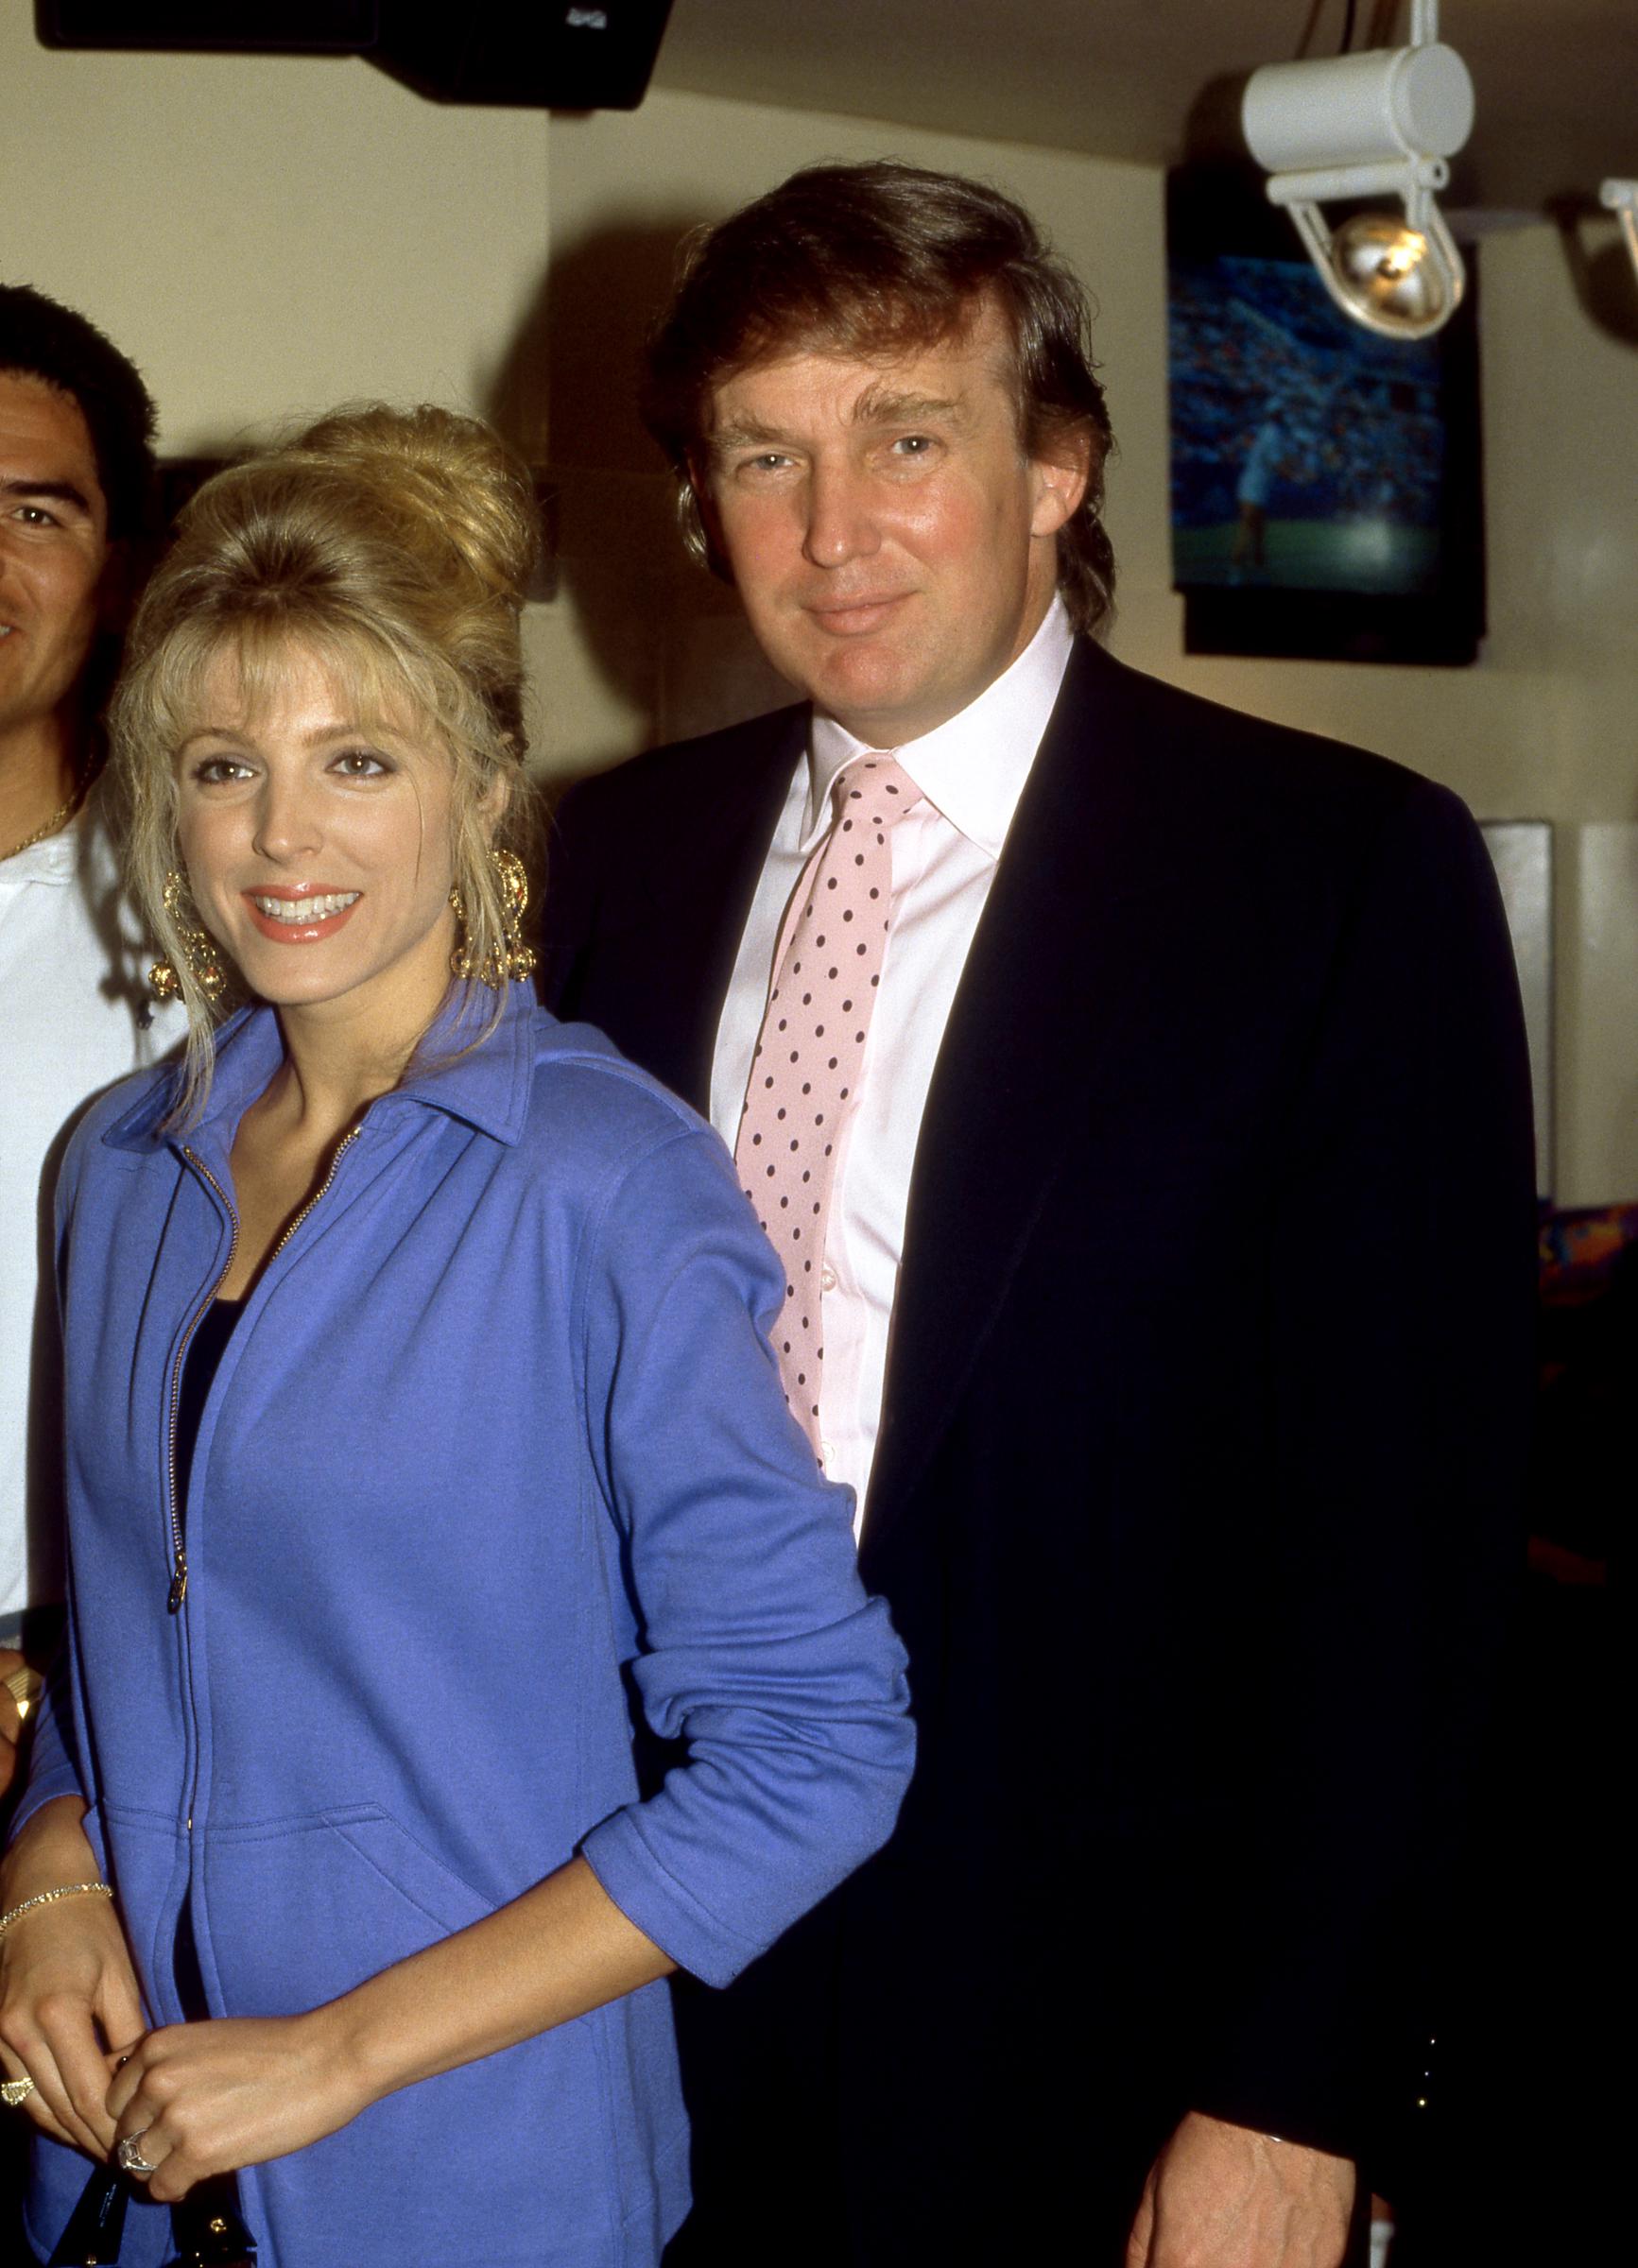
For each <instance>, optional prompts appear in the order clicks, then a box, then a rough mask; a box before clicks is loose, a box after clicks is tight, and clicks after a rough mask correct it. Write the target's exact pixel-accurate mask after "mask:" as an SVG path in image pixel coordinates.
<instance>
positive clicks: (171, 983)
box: [147, 867, 228, 1000]
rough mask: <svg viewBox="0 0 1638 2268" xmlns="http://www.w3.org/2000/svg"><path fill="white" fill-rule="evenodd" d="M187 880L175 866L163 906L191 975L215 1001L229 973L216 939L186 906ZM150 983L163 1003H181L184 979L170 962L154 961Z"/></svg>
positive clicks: (169, 879) (166, 883) (168, 880)
mask: <svg viewBox="0 0 1638 2268" xmlns="http://www.w3.org/2000/svg"><path fill="white" fill-rule="evenodd" d="M187 890H188V885H187V878H186V876H185V875H183V874H180V873H179V872H178V871H177V869H176V868H175V867H173V868H171V870H170V872H169V873H168V874H167V875H166V876H165V884H164V910H165V914H166V916H167V918H168V919H169V921H170V925H171V927H172V929H173V930H175V932H176V934H177V937H178V940H179V942H180V943H181V949H182V954H183V957H184V959H185V960H186V962H187V965H188V974H189V975H190V976H191V977H192V978H193V980H194V983H195V984H196V985H197V986H198V988H199V990H200V991H201V992H202V993H203V994H204V996H205V998H206V999H207V1000H215V999H216V994H217V993H218V992H219V991H220V990H221V988H222V987H223V986H224V985H225V984H226V983H227V981H228V976H227V971H226V970H225V969H224V968H223V967H222V964H221V961H220V960H219V958H218V957H217V954H216V939H215V938H214V937H213V936H211V934H210V932H209V931H208V930H205V929H201V928H200V927H199V925H198V921H196V920H195V919H193V917H192V911H191V909H190V908H188V905H187ZM147 981H148V983H149V984H150V985H151V986H152V987H153V989H154V992H155V994H156V996H157V997H158V998H159V999H161V1000H180V999H181V990H182V980H181V976H180V975H179V974H178V973H177V971H176V969H175V968H174V967H173V965H172V964H171V963H170V962H169V961H155V963H154V965H153V967H152V968H151V969H150V970H149V971H148V972H147Z"/></svg>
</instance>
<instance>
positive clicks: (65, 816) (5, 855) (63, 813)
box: [0, 788, 79, 866]
mask: <svg viewBox="0 0 1638 2268" xmlns="http://www.w3.org/2000/svg"><path fill="white" fill-rule="evenodd" d="M78 807H79V790H78V788H76V789H75V791H74V793H73V795H71V796H70V797H69V799H68V800H67V802H66V803H60V804H59V805H58V806H57V809H56V810H55V811H54V812H53V813H52V815H51V816H50V817H49V818H48V819H47V820H46V822H45V824H44V826H43V827H36V829H35V830H34V833H32V834H26V835H25V836H24V837H23V840H22V841H21V842H20V843H13V844H12V846H11V848H10V850H9V851H0V866H4V865H5V863H6V861H7V860H8V859H9V858H16V857H17V856H18V855H19V854H20V853H21V852H22V851H32V850H33V848H34V846H35V844H36V843H43V841H44V840H45V838H46V836H47V835H48V834H55V833H57V830H58V829H59V828H60V827H66V826H67V824H68V822H69V820H70V819H71V818H73V816H74V815H75V812H76V811H77V810H78Z"/></svg>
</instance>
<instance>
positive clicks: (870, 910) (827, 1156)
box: [733, 755, 922, 1451]
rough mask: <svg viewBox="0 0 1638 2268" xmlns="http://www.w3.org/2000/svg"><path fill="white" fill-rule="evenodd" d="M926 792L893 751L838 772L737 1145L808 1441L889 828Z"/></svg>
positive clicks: (783, 1356) (777, 980) (878, 969)
mask: <svg viewBox="0 0 1638 2268" xmlns="http://www.w3.org/2000/svg"><path fill="white" fill-rule="evenodd" d="M921 799H922V791H921V789H920V788H919V787H918V786H917V785H916V783H915V782H914V781H913V780H912V779H911V778H910V776H909V774H908V773H907V772H905V771H903V770H901V769H900V767H899V765H896V764H895V763H894V762H893V759H892V758H891V757H890V756H884V755H871V756H855V757H854V758H853V761H852V763H851V764H848V765H844V766H843V768H842V770H841V771H840V772H838V773H837V775H836V780H835V782H833V784H832V787H831V802H832V806H833V814H834V816H833V817H832V820H831V826H830V832H829V833H827V834H826V835H825V837H824V839H823V840H822V841H821V842H820V843H819V845H818V847H817V849H816V850H815V851H814V853H813V856H812V857H811V858H810V859H809V861H808V864H807V867H806V868H805V870H804V871H803V874H802V879H801V881H800V882H799V883H798V885H797V888H796V893H795V896H794V897H793V898H792V901H791V912H790V913H789V914H788V915H787V916H786V918H785V928H784V930H783V931H782V933H781V936H780V945H779V951H778V954H776V956H775V959H774V969H773V984H772V988H771V989H770V990H769V992H768V996H767V1012H766V1013H765V1014H764V1016H763V1020H762V1031H761V1034H760V1036H759V1038H758V1040H757V1043H756V1054H755V1056H754V1057H752V1059H751V1066H750V1086H749V1087H748V1089H747V1091H746V1097H745V1114H744V1116H743V1117H742V1118H741V1120H740V1122H739V1138H738V1140H737V1141H736V1142H735V1143H734V1145H733V1162H734V1164H735V1166H736V1167H737V1168H738V1170H739V1178H740V1180H741V1181H742V1182H743V1183H744V1185H745V1193H746V1194H747V1196H748V1197H750V1201H751V1203H752V1204H753V1205H754V1206H755V1208H756V1212H757V1218H758V1219H759V1220H760V1221H761V1223H762V1225H763V1227H764V1229H767V1234H768V1239H769V1242H770V1243H771V1244H772V1246H773V1248H774V1250H775V1251H776V1252H777V1253H778V1254H779V1257H780V1259H781V1260H782V1261H783V1262H784V1263H785V1287H786V1288H785V1310H784V1314H783V1315H782V1316H781V1318H780V1322H779V1324H778V1326H776V1328H775V1331H774V1341H773V1343H774V1350H775V1352H776V1353H777V1354H778V1356H779V1366H780V1373H781V1376H782V1377H783V1378H784V1381H785V1400H787V1401H788V1402H789V1403H790V1406H791V1408H792V1409H793V1410H794V1411H795V1413H796V1415H797V1417H798V1418H799V1419H800V1420H801V1423H802V1430H803V1432H804V1433H805V1434H806V1435H807V1436H808V1439H809V1440H810V1441H811V1442H812V1443H813V1445H814V1448H815V1450H816V1451H817V1450H818V1448H819V1375H820V1366H821V1364H822V1363H823V1360H824V1346H823V1341H822V1337H821V1331H820V1309H819V1297H820V1292H821V1289H822V1282H821V1279H822V1275H823V1269H824V1250H825V1230H826V1227H827V1225H828V1223H829V1220H830V1207H831V1190H832V1188H833V1186H834V1184H835V1181H836V1166H837V1163H838V1162H839V1160H840V1157H841V1145H842V1137H843V1134H844V1132H845V1131H846V1127H847V1124H848V1120H849V1119H850V1117H851V1116H852V1114H853V1110H854V1108H856V1106H857V1102H858V1092H859V1071H860V1067H861V1066H862V1064H863V1062H864V1059H865V1040H866V1039H867V1037H868V1035H869V1033H870V1028H871V1009H872V1007H873V1006H874V1005H875V999H876V991H877V988H878V987H879V986H880V984H881V981H882V960H883V956H884V955H885V954H886V952H887V949H888V930H889V929H890V928H891V926H892V919H893V911H892V908H893V893H892V880H893V851H892V831H893V828H894V827H895V826H896V825H897V823H898V822H899V820H900V819H902V818H903V817H904V816H905V812H907V811H909V810H910V809H911V808H912V807H913V806H914V805H915V804H917V803H919V802H920V801H921Z"/></svg>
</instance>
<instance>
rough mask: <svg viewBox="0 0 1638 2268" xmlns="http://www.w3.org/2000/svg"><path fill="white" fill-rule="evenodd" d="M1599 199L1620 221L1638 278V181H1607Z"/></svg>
mask: <svg viewBox="0 0 1638 2268" xmlns="http://www.w3.org/2000/svg"><path fill="white" fill-rule="evenodd" d="M1598 197H1599V200H1600V202H1601V203H1603V204H1605V205H1607V206H1608V207H1609V209H1610V211H1611V212H1612V213H1613V214H1614V215H1615V217H1616V218H1617V220H1619V221H1620V223H1621V233H1622V235H1623V236H1625V237H1626V239H1627V249H1628V250H1629V252H1630V253H1631V255H1632V273H1633V274H1634V275H1635V276H1638V181H1606V182H1605V183H1604V186H1603V187H1602V188H1601V189H1600V190H1599V192H1598Z"/></svg>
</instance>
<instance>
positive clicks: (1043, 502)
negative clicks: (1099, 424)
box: [1029, 425, 1094, 536]
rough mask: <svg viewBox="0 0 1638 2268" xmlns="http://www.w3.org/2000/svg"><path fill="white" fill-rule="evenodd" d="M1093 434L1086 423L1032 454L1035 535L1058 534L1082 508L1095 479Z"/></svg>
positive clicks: (1048, 442) (1066, 430) (1032, 530)
mask: <svg viewBox="0 0 1638 2268" xmlns="http://www.w3.org/2000/svg"><path fill="white" fill-rule="evenodd" d="M1093 447H1094V441H1093V436H1092V432H1091V429H1090V428H1089V427H1087V426H1085V425H1074V426H1070V427H1068V428H1066V429H1065V430H1064V431H1063V432H1061V433H1057V434H1054V435H1053V436H1052V437H1051V438H1050V439H1049V440H1048V441H1047V442H1046V443H1045V444H1044V454H1043V455H1040V456H1037V457H1032V458H1031V460H1030V468H1029V469H1030V472H1031V473H1032V474H1033V476H1034V481H1035V510H1034V513H1033V515H1032V516H1031V519H1030V523H1029V532H1030V534H1031V535H1032V536H1056V535H1057V534H1058V532H1059V530H1060V528H1064V527H1067V526H1068V524H1069V523H1070V522H1071V521H1072V520H1073V519H1074V518H1075V515H1076V513H1077V512H1078V511H1079V509H1080V507H1081V502H1082V499H1083V498H1084V497H1085V495H1086V490H1087V484H1088V482H1089V481H1090V480H1091V478H1092V469H1093Z"/></svg>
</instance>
